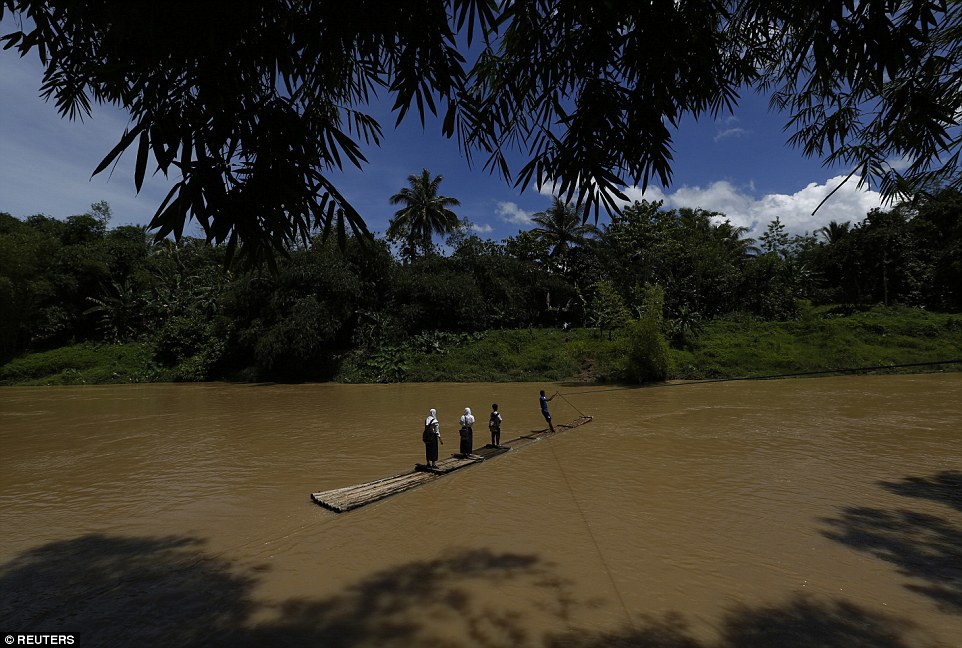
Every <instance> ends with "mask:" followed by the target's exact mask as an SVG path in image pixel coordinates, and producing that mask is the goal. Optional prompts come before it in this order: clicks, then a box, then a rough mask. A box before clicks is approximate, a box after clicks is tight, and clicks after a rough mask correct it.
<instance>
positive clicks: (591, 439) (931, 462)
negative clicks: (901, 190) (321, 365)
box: [0, 373, 962, 648]
mask: <svg viewBox="0 0 962 648" xmlns="http://www.w3.org/2000/svg"><path fill="white" fill-rule="evenodd" d="M541 388H544V389H546V390H548V391H549V393H550V392H552V391H554V390H555V389H560V390H561V393H562V394H564V397H563V398H562V397H559V398H555V399H554V400H553V401H552V402H551V409H552V413H553V415H554V419H555V421H556V422H564V421H566V420H571V419H574V418H575V417H577V416H578V414H579V412H584V413H585V414H590V415H592V416H594V420H593V421H592V422H591V423H589V424H588V425H585V426H582V427H579V428H577V429H574V430H570V431H568V432H562V433H559V434H557V435H555V436H552V437H549V438H545V439H542V440H540V441H538V442H536V443H533V444H531V445H528V446H526V447H524V448H523V449H519V450H518V451H512V452H509V453H507V454H505V455H503V456H501V457H498V458H495V459H492V460H490V461H487V462H484V463H482V464H478V465H475V466H472V467H469V468H465V469H463V470H460V471H458V472H456V473H452V474H450V475H448V476H446V477H444V478H442V479H439V480H437V481H434V482H432V483H429V484H427V485H425V486H423V487H420V488H417V489H415V490H412V491H408V492H406V493H402V494H399V495H396V496H394V497H390V498H388V499H385V500H382V501H379V502H376V503H374V504H371V505H369V506H366V507H364V508H361V509H357V510H355V511H351V512H348V513H344V514H336V513H332V512H330V511H327V510H325V509H322V508H321V507H319V506H317V505H316V504H314V503H312V502H311V500H310V493H312V492H315V491H321V490H327V489H332V488H337V487H341V486H349V485H352V484H357V483H361V482H366V481H370V480H374V479H378V478H381V477H387V476H389V475H393V474H397V473H401V472H405V471H407V470H409V469H411V467H412V466H413V464H414V463H415V462H416V461H422V460H423V458H424V457H423V446H422V444H421V430H422V423H423V420H424V416H425V415H426V413H427V410H428V409H429V408H431V407H434V408H436V409H437V410H438V418H439V419H440V422H441V432H442V437H443V439H444V441H445V445H444V446H442V448H441V452H442V456H446V454H447V453H451V452H456V451H457V431H456V428H457V425H456V421H457V418H458V416H459V415H460V414H461V411H462V409H463V408H464V407H465V406H469V407H471V408H472V409H473V410H474V413H475V415H476V416H477V417H478V419H479V425H477V426H476V428H475V442H476V443H475V445H481V444H483V443H484V442H485V441H486V439H487V431H486V429H485V427H486V421H487V415H488V412H489V411H490V405H491V403H493V402H497V403H498V404H499V405H500V409H501V411H502V414H503V416H504V428H503V430H504V431H503V434H502V437H503V439H510V438H512V437H515V436H517V435H519V434H523V433H526V432H529V431H530V430H533V429H537V428H540V427H543V420H542V419H541V416H540V414H539V411H538V401H537V396H538V390H539V389H541ZM0 538H2V545H0V632H22V633H42V632H54V633H71V634H73V636H74V638H75V643H74V645H77V646H88V645H89V646H94V645H98V646H99V645H118V646H128V645H138V646H144V645H148V646H149V645H158V646H166V645H170V646H176V645H205V646H211V645H214V646H219V645H225V646H227V645H230V646H237V645H241V646H245V645H249V646H261V645H263V646H275V645H291V646H324V647H339V646H344V647H347V646H388V647H395V646H397V647H402V646H442V647H451V648H457V647H471V646H485V647H492V648H499V647H505V648H508V647H511V648H513V647H522V648H523V647H547V648H556V647H562V646H574V647H578V648H589V647H591V648H594V647H597V648H601V647H608V646H642V647H658V648H735V647H742V646H748V647H762V646H788V647H796V646H838V647H840V648H841V647H843V646H844V647H846V648H848V647H852V646H855V647H861V646H865V647H869V646H871V647H877V646H883V647H902V646H911V647H916V646H917V647H934V646H962V374H959V373H954V374H933V375H917V376H868V377H840V378H820V379H808V380H778V381H766V382H728V383H710V384H697V385H679V386H668V387H656V388H646V389H610V388H608V389H606V388H586V387H572V386H560V385H536V384H517V383H514V384H426V385H389V386H374V385H365V386H350V385H222V384H203V385H145V386H133V385H132V386H111V387H82V388H5V389H3V390H0Z"/></svg>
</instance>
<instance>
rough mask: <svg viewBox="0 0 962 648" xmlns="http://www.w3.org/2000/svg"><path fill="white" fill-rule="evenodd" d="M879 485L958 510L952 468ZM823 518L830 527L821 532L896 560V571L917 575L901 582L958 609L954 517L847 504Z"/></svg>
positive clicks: (959, 535)
mask: <svg viewBox="0 0 962 648" xmlns="http://www.w3.org/2000/svg"><path fill="white" fill-rule="evenodd" d="M879 485H880V486H881V487H882V488H884V489H885V490H888V491H890V492H892V493H894V494H896V495H901V496H903V497H907V498H913V499H923V500H930V501H933V502H936V503H938V504H941V505H944V506H947V507H950V508H952V509H954V510H955V511H962V473H960V472H957V471H948V472H941V473H938V474H936V475H934V476H932V477H905V478H903V479H902V480H901V481H898V482H886V481H883V482H879ZM947 515H948V516H954V513H953V512H952V511H948V512H947ZM955 517H956V518H957V516H955ZM823 521H824V522H826V523H827V524H829V525H830V526H831V527H832V528H831V530H828V531H824V532H823V533H824V535H825V536H826V537H828V538H831V539H832V540H836V541H838V542H841V543H843V544H846V545H848V546H850V547H854V548H855V549H858V550H860V551H864V552H867V553H870V554H872V555H873V556H876V557H878V558H880V559H882V560H884V561H886V562H889V563H892V564H894V565H896V566H897V567H898V571H899V573H901V574H903V575H905V576H907V577H909V578H912V579H914V580H916V581H918V582H912V583H908V584H906V585H905V587H906V588H908V589H910V590H912V591H914V592H918V593H919V594H923V595H925V596H928V597H930V598H932V599H934V600H935V601H936V602H937V603H938V605H939V609H941V610H942V611H943V612H949V613H953V614H962V524H960V523H959V522H958V521H957V520H952V519H950V518H949V517H943V516H939V515H933V514H931V513H923V512H919V511H913V510H910V509H908V508H897V509H890V510H884V509H879V508H868V507H848V508H844V509H842V511H841V516H840V517H838V518H832V519H826V520H823Z"/></svg>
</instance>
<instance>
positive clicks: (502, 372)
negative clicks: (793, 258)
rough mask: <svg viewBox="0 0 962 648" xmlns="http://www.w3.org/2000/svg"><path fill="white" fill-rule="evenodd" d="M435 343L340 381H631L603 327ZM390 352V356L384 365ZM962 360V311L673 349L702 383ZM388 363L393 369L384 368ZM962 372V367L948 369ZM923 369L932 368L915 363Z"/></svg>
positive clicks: (790, 329) (863, 316)
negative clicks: (601, 329) (710, 379)
mask: <svg viewBox="0 0 962 648" xmlns="http://www.w3.org/2000/svg"><path fill="white" fill-rule="evenodd" d="M463 337H465V338H466V339H462V340H452V341H451V342H450V343H449V344H443V343H441V344H437V345H435V346H434V347H432V348H429V349H425V348H417V347H416V346H415V347H408V348H404V347H399V348H395V349H392V350H390V351H389V352H388V353H387V354H384V353H383V352H382V357H376V358H373V359H372V358H370V357H367V358H353V359H352V361H351V362H348V363H346V364H345V365H344V367H343V370H342V372H341V375H340V376H339V378H338V379H339V380H341V381H343V382H376V381H379V380H405V381H410V382H434V381H454V382H470V381H492V382H497V381H553V382H557V381H580V382H617V381H620V380H622V379H623V378H624V375H625V370H626V366H625V363H626V354H627V350H628V340H627V339H626V336H624V335H623V334H620V333H617V332H616V333H615V334H614V335H613V336H612V339H610V340H609V339H608V337H607V336H600V335H599V334H598V332H597V331H593V330H585V329H579V330H574V331H569V332H563V331H559V330H557V329H553V330H552V329H528V330H510V331H488V332H487V333H485V334H484V335H483V336H474V337H468V336H463ZM383 355H388V356H390V358H389V362H387V363H384V362H383V361H384V359H385V358H384V357H383ZM958 359H962V315H948V314H942V313H928V312H926V311H921V310H916V309H909V308H881V307H878V308H874V309H871V310H866V311H864V312H854V313H845V312H840V309H837V308H835V309H833V308H828V307H824V308H808V309H803V314H802V316H801V317H800V318H799V319H797V320H791V321H785V322H766V321H759V320H757V319H752V318H737V317H736V318H728V319H719V320H713V321H711V322H706V323H705V324H704V326H703V327H702V328H701V330H700V331H699V333H698V335H697V336H696V337H695V338H694V339H693V341H692V342H691V343H690V344H689V345H688V346H687V347H686V348H680V349H679V348H673V349H671V350H670V352H669V362H670V369H669V377H670V378H672V379H684V380H698V379H705V378H738V377H746V376H766V375H774V374H783V373H800V372H809V371H827V370H840V369H849V368H856V367H877V368H879V369H880V370H884V368H885V367H891V366H892V365H901V364H912V363H921V362H938V361H940V360H958ZM385 366H386V367H388V368H389V371H390V374H389V375H385V374H384V373H383V372H382V371H381V370H382V369H383V368H384V367H385ZM945 368H947V369H955V370H962V366H960V365H954V366H947V367H945ZM915 370H916V371H918V370H924V368H919V369H915Z"/></svg>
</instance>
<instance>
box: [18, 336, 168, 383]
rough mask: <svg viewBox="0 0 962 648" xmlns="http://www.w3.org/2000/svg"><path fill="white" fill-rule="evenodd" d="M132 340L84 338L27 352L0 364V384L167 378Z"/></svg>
mask: <svg viewBox="0 0 962 648" xmlns="http://www.w3.org/2000/svg"><path fill="white" fill-rule="evenodd" d="M170 378H171V376H169V375H166V374H165V373H164V372H161V371H159V370H158V368H157V367H156V365H154V363H152V362H151V357H150V351H149V349H147V348H146V347H145V346H144V345H142V344H138V343H136V342H130V343H127V344H98V343H93V342H85V343H83V344H75V345H72V346H67V347H63V348H60V349H53V350H51V351H42V352H40V353H31V354H29V355H26V356H24V357H22V358H17V359H16V360H13V361H12V362H8V363H7V364H5V365H3V366H2V367H0V385H96V384H104V383H139V382H153V381H158V380H169V379H170Z"/></svg>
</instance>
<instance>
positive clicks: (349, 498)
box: [311, 416, 591, 513]
mask: <svg viewBox="0 0 962 648" xmlns="http://www.w3.org/2000/svg"><path fill="white" fill-rule="evenodd" d="M589 421H591V417H590V416H582V417H581V418H578V419H575V420H574V421H572V422H571V423H564V424H561V425H556V426H555V433H558V432H563V431H565V430H570V429H572V428H576V427H578V426H581V425H584V424H585V423H588V422H589ZM545 436H551V433H550V432H549V431H548V430H547V429H543V430H532V431H531V432H530V433H529V434H523V435H521V436H519V437H517V438H516V439H511V440H509V441H505V445H501V446H492V445H490V444H489V445H486V446H484V447H482V448H477V449H475V450H473V451H472V452H471V454H469V455H466V456H463V455H451V456H450V457H447V458H445V459H441V460H440V461H438V465H437V467H436V468H434V467H429V466H426V465H424V464H415V466H414V470H412V471H410V472H406V473H402V474H400V475H394V476H392V477H385V478H383V479H377V480H375V481H372V482H367V483H364V484H356V485H354V486H346V487H344V488H335V489H333V490H327V491H322V492H319V493H312V494H311V499H312V500H314V502H315V503H317V504H319V505H321V506H323V507H324V508H326V509H329V510H331V511H334V512H335V513H345V512H347V511H350V510H353V509H356V508H360V507H362V506H364V505H366V504H371V503H372V502H376V501H378V500H382V499H384V498H385V497H390V496H391V495H397V494H398V493H403V492H404V491H406V490H410V489H412V488H415V487H417V486H421V485H423V484H427V483H428V482H432V481H434V480H436V479H440V478H441V477H443V476H445V475H447V474H449V473H452V472H454V471H455V470H460V469H462V468H467V467H468V466H473V465H475V464H479V463H482V462H484V461H485V460H487V459H493V458H494V457H499V456H501V455H503V454H505V453H506V452H508V451H509V450H511V449H512V448H520V447H524V446H526V445H530V444H532V443H535V442H537V441H539V440H540V439H541V438H543V437H545ZM508 444H510V445H508Z"/></svg>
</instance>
